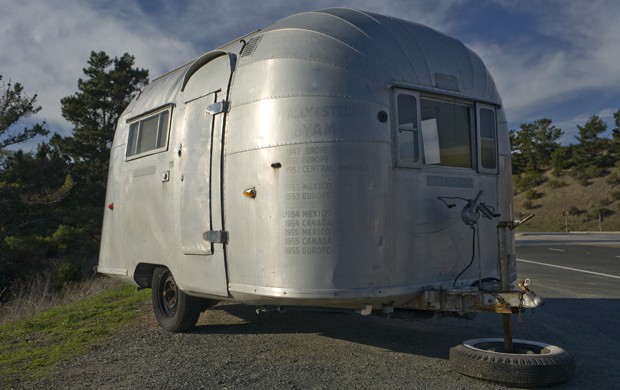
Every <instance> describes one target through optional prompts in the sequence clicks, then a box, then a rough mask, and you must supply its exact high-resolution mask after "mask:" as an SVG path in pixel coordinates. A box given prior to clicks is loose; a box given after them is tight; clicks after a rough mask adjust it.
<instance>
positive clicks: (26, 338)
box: [0, 284, 150, 388]
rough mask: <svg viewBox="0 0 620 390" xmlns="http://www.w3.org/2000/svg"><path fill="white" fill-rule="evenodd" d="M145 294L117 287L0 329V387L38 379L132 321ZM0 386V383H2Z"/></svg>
mask: <svg viewBox="0 0 620 390" xmlns="http://www.w3.org/2000/svg"><path fill="white" fill-rule="evenodd" d="M149 291H150V290H143V291H139V292H136V289H135V286H133V285H128V284H121V285H116V286H114V287H112V288H111V289H109V290H106V291H104V292H101V293H99V294H97V295H94V296H91V297H88V298H85V299H83V300H81V301H78V302H73V303H70V304H68V305H64V306H60V307H56V308H53V309H49V310H45V311H42V312H40V313H38V314H35V315H34V316H32V317H29V318H25V319H21V320H18V321H15V322H9V323H6V324H3V325H1V326H0V378H2V379H1V380H0V388H7V387H11V386H12V385H15V384H16V383H18V382H20V381H23V380H29V379H42V378H44V377H45V376H46V375H47V374H49V373H50V372H51V368H52V367H53V366H54V365H56V364H58V363H60V362H62V361H65V360H69V359H71V358H74V357H76V356H79V355H80V354H82V353H84V352H85V351H88V350H90V349H92V348H94V347H96V346H98V345H101V342H102V340H103V339H105V338H106V337H108V336H110V335H112V334H114V333H115V332H117V331H118V330H119V329H121V328H122V327H123V326H125V325H126V324H128V323H129V322H131V321H132V320H134V319H135V318H137V317H138V316H139V315H140V314H141V313H143V312H144V309H145V308H146V306H147V305H146V304H145V303H146V302H148V300H149V297H150V293H149ZM3 382H4V383H3Z"/></svg>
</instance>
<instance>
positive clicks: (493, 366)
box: [450, 338, 575, 387]
mask: <svg viewBox="0 0 620 390" xmlns="http://www.w3.org/2000/svg"><path fill="white" fill-rule="evenodd" d="M513 346H514V353H505V352H503V350H504V339H500V338H486V339H474V340H467V341H465V342H464V343H463V344H461V345H457V346H456V347H453V348H451V349H450V367H451V368H452V369H453V370H454V371H456V372H459V373H461V374H463V375H467V376H470V377H473V378H478V379H483V380H487V381H491V382H496V383H501V384H503V385H507V386H513V387H545V386H551V385H557V384H559V383H563V382H567V381H569V380H570V379H572V378H573V376H574V375H575V359H574V358H573V357H572V356H571V355H570V354H569V353H568V352H566V351H565V350H564V349H562V348H560V347H557V346H555V345H549V344H545V343H539V342H535V341H528V340H517V339H515V340H513Z"/></svg>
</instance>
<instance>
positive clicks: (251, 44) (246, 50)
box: [241, 35, 263, 57]
mask: <svg viewBox="0 0 620 390" xmlns="http://www.w3.org/2000/svg"><path fill="white" fill-rule="evenodd" d="M262 37H263V36H262V35H258V36H256V37H254V38H252V39H250V40H249V41H248V43H246V44H245V45H244V46H243V49H241V57H248V56H251V55H252V53H254V50H255V49H256V46H258V42H260V40H261V38H262Z"/></svg>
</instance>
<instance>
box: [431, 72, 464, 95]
mask: <svg viewBox="0 0 620 390" xmlns="http://www.w3.org/2000/svg"><path fill="white" fill-rule="evenodd" d="M435 86H436V87H437V88H441V89H447V90H449V91H455V92H459V80H458V79H457V78H456V77H454V76H449V75H447V74H441V73H435Z"/></svg>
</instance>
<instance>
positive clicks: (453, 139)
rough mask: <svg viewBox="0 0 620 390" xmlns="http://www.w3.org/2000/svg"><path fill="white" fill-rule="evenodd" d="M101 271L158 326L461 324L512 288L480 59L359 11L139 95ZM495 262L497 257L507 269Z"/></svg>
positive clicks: (518, 303)
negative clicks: (393, 318) (438, 319)
mask: <svg viewBox="0 0 620 390" xmlns="http://www.w3.org/2000/svg"><path fill="white" fill-rule="evenodd" d="M106 206H107V207H106V210H105V216H104V224H103V235H102V241H101V252H100V259H99V266H98V272H100V273H103V274H108V275H115V276H120V277H124V278H127V279H130V280H133V281H134V282H135V283H137V285H138V286H140V287H142V288H152V289H153V305H154V311H155V314H156V317H157V319H158V321H159V323H160V325H161V326H162V327H163V328H164V329H167V330H170V331H183V330H187V329H189V328H191V327H193V326H194V325H195V323H196V321H197V319H198V316H199V315H200V313H201V312H202V311H203V310H205V309H206V308H208V307H209V306H211V305H213V304H215V303H216V302H218V301H226V300H233V301H237V302H242V303H247V304H252V305H257V306H265V307H267V306H269V307H278V306H280V307H288V306H307V307H315V308H339V309H348V310H356V311H359V312H360V313H362V314H370V313H372V312H382V313H390V312H392V311H393V310H397V309H416V310H431V311H437V312H451V313H456V314H466V313H470V312H477V311H487V312H498V313H512V312H516V311H518V310H520V309H521V308H523V307H533V306H536V305H538V304H539V303H540V301H539V300H538V299H536V298H534V297H533V295H532V294H531V293H530V292H529V290H528V288H527V286H526V285H527V283H521V288H516V289H514V290H513V289H511V288H510V285H511V284H512V283H513V282H514V281H515V280H516V267H515V261H516V258H515V255H514V238H513V235H512V233H511V230H512V228H513V227H514V226H515V223H513V222H512V220H513V211H512V188H511V166H510V146H509V140H508V131H507V125H506V119H505V115H504V110H503V108H502V102H501V99H500V96H499V94H498V91H497V89H496V87H495V84H494V81H493V78H492V77H491V75H490V74H489V72H488V71H487V69H486V67H485V66H484V64H483V63H482V61H481V60H480V58H479V57H478V56H477V55H476V54H475V53H473V52H472V51H471V50H470V49H468V48H467V47H465V46H464V45H463V44H462V43H461V42H459V41H457V40H455V39H453V38H450V37H447V36H446V35H443V34H441V33H439V32H437V31H435V30H432V29H430V28H428V27H425V26H422V25H420V24H416V23H412V22H409V21H405V20H400V19H396V18H392V17H387V16H383V15H378V14H373V13H368V12H361V11H355V10H349V9H328V10H323V11H319V12H307V13H301V14H297V15H293V16H290V17H288V18H285V19H283V20H281V21H279V22H276V23H275V24H273V25H271V26H269V27H267V28H265V29H263V30H259V31H256V32H253V33H251V34H249V35H247V36H245V37H243V38H241V39H239V40H236V41H234V42H232V43H230V44H227V45H225V46H223V47H221V48H219V49H217V50H214V51H211V52H208V53H206V54H204V55H203V56H201V57H200V58H198V59H196V60H195V61H193V62H191V63H189V64H186V65H184V66H182V67H180V68H178V69H176V70H173V71H171V72H170V73H168V74H165V75H164V76H162V77H160V78H158V79H156V80H154V81H153V82H152V83H151V84H149V85H148V86H146V87H145V88H144V89H143V90H142V91H141V92H140V94H139V95H138V96H136V97H135V99H134V100H133V101H132V102H131V104H130V105H129V106H128V107H127V109H126V110H125V111H124V113H123V114H122V116H121V117H120V120H119V122H118V127H117V130H116V134H115V137H114V142H113V145H112V150H111V158H110V168H109V176H108V188H107V195H106ZM498 259H499V261H498Z"/></svg>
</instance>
